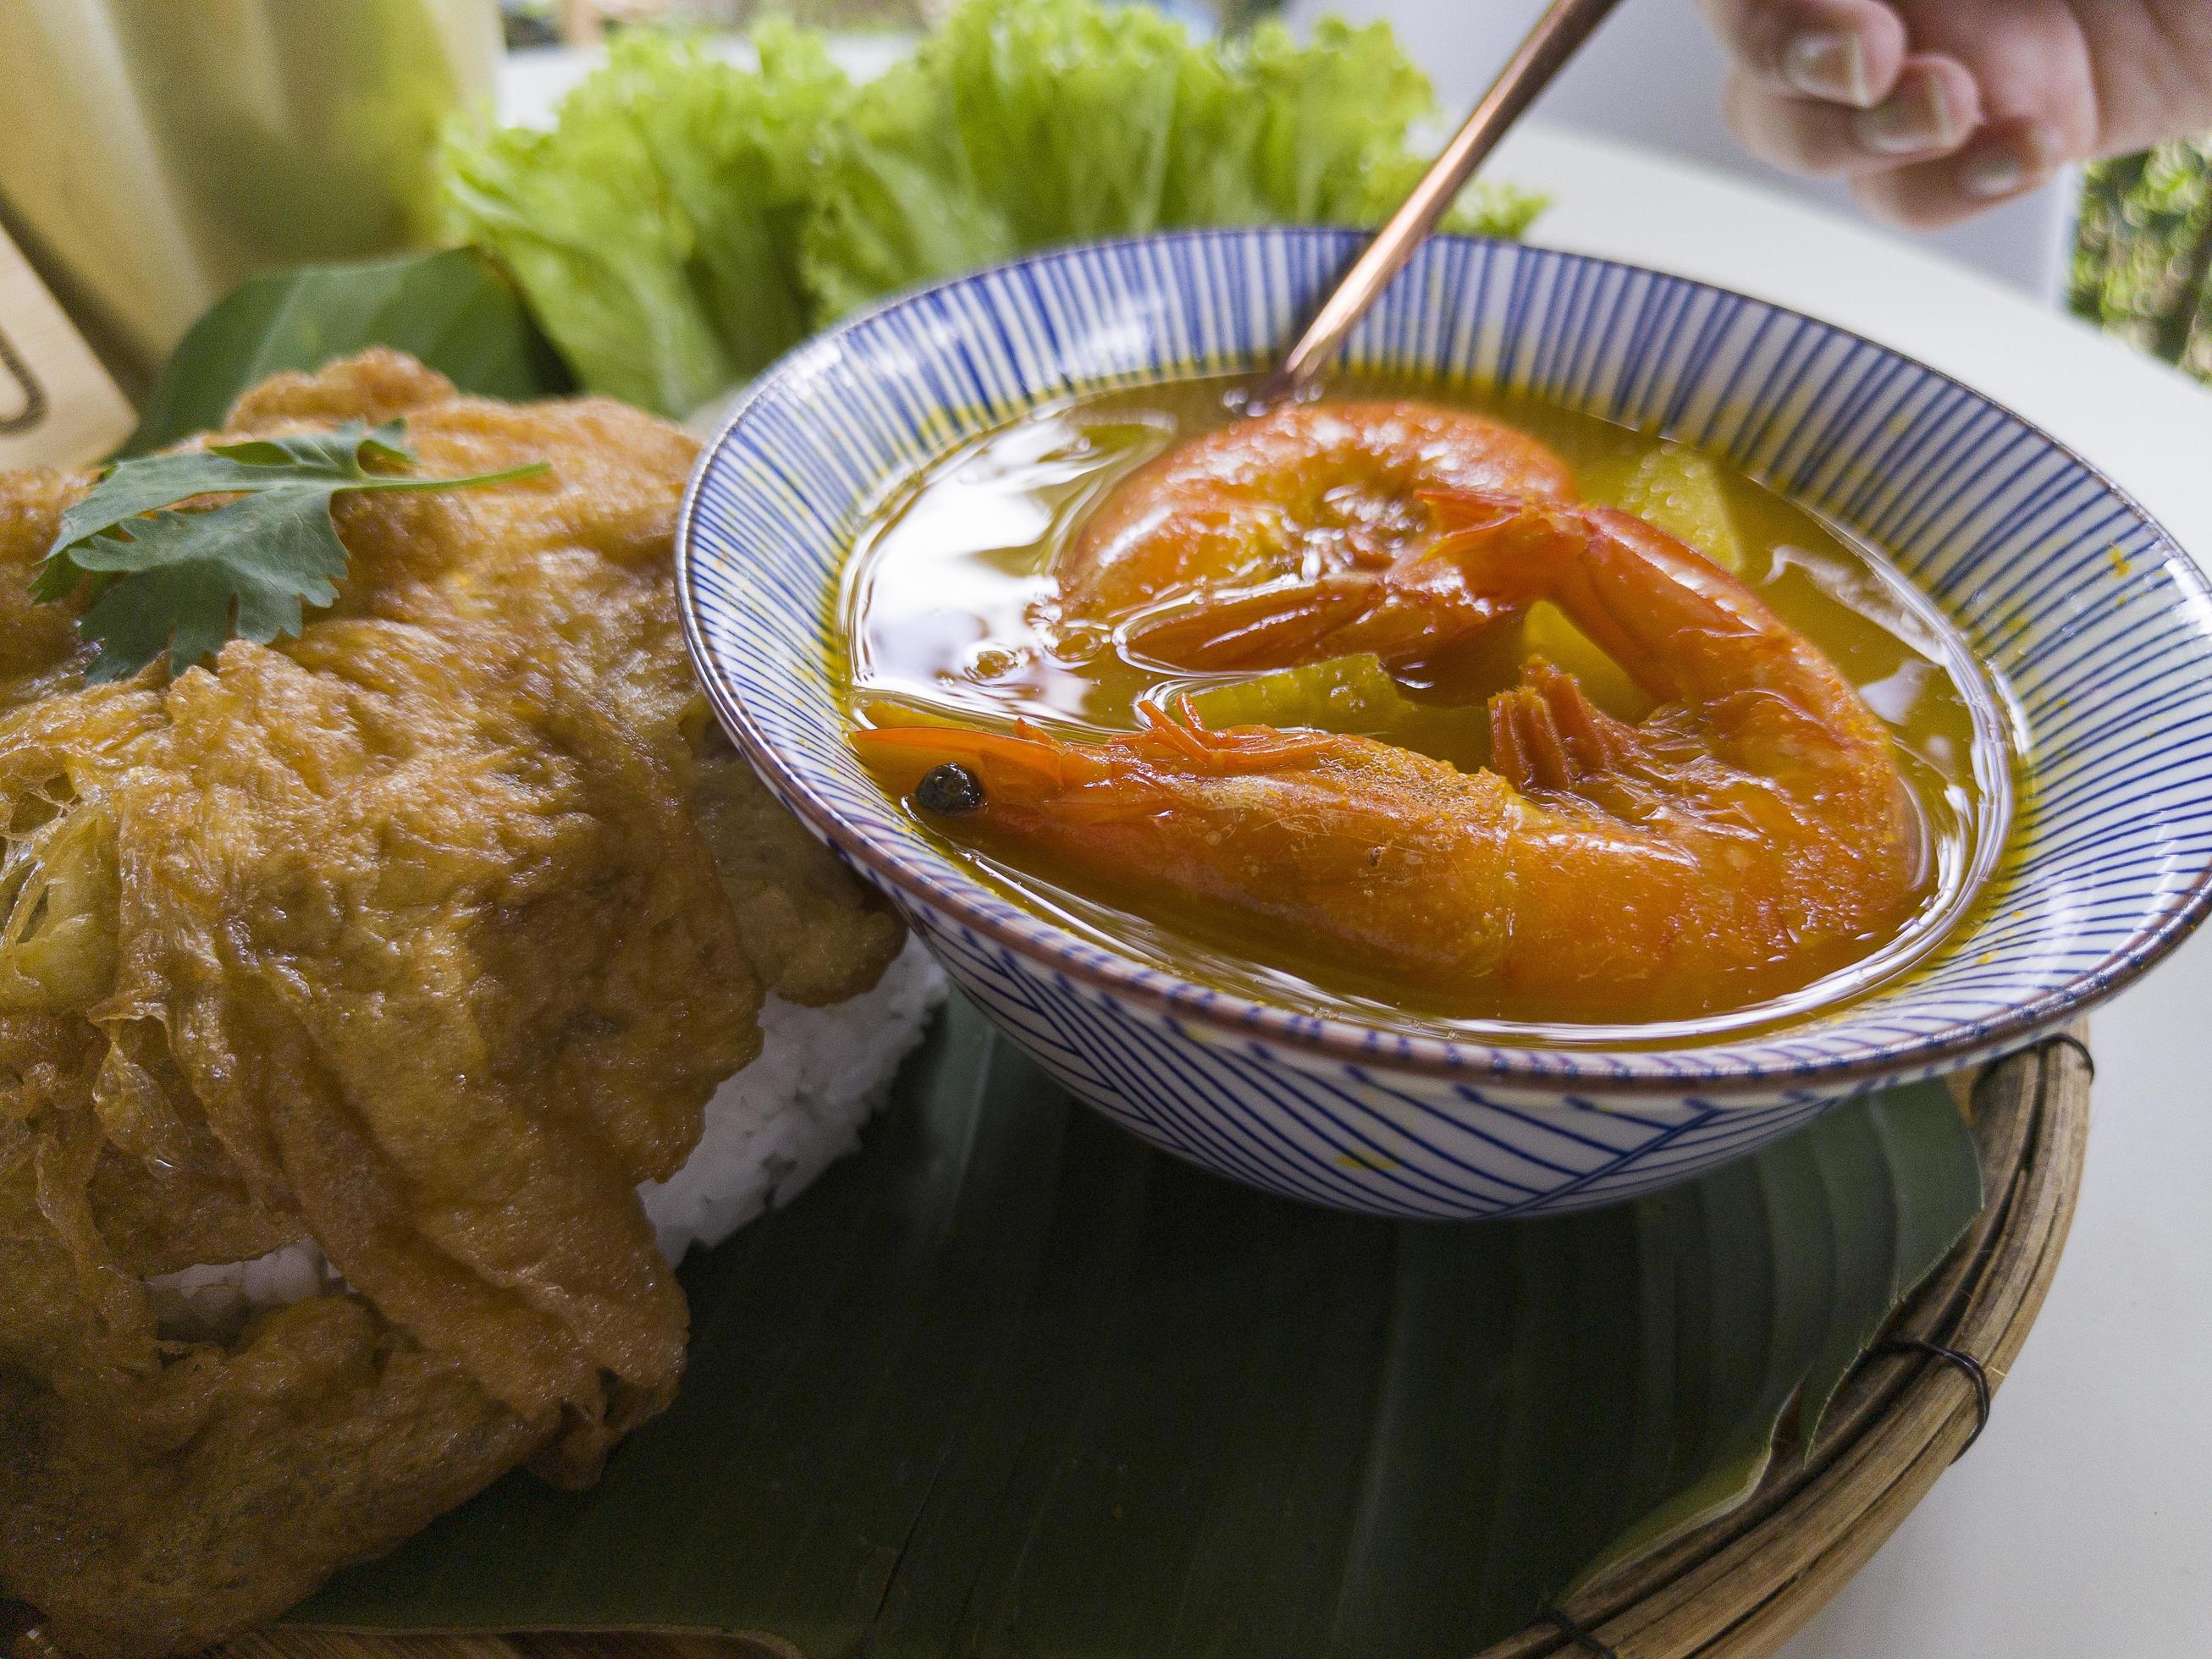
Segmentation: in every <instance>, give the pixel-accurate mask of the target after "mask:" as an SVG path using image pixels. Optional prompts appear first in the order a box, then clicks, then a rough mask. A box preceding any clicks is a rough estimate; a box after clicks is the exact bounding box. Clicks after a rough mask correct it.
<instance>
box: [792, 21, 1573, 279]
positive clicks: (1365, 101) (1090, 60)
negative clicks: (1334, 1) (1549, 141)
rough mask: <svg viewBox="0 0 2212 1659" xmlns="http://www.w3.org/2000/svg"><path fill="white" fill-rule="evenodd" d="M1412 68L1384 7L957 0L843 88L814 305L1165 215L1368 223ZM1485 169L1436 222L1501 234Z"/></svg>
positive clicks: (1503, 211)
mask: <svg viewBox="0 0 2212 1659" xmlns="http://www.w3.org/2000/svg"><path fill="white" fill-rule="evenodd" d="M1433 107H1434V106H1433V100H1432V98H1431V93H1430V89H1429V83H1428V82H1427V80H1426V79H1425V77H1424V76H1422V75H1421V73H1420V72H1419V70H1416V69H1414V68H1413V65H1412V64H1409V63H1408V62H1407V60H1406V58H1405V55H1404V54H1403V53H1402V52H1401V51H1400V50H1399V48H1398V46H1397V43H1396V41H1395V39H1394V38H1393V37H1392V35H1391V33H1390V31H1389V27H1387V26H1386V25H1383V24H1376V25H1374V26H1372V27H1367V28H1358V29H1355V28H1352V27H1348V26H1346V25H1345V24H1343V23H1341V22H1338V21H1334V20H1330V21H1323V22H1322V23H1321V24H1320V25H1319V26H1318V27H1316V30H1315V32H1314V37H1313V40H1312V43H1311V44H1310V46H1300V45H1298V44H1297V41H1296V40H1293V39H1292V37H1291V34H1290V33H1289V31H1288V30H1286V29H1285V28H1284V27H1282V26H1281V25H1279V24H1277V23H1265V24H1262V25H1261V26H1260V27H1258V28H1255V29H1254V30H1253V31H1252V32H1250V33H1248V34H1243V35H1239V36H1235V37H1232V38H1231V39H1228V40H1223V41H1218V42H1206V43H1198V42H1194V41H1193V40H1191V39H1190V37H1189V35H1188V33H1186V32H1185V30H1184V29H1183V27H1182V25H1180V24H1179V23H1176V22H1173V21H1170V20H1169V19H1167V18H1165V17H1164V16H1162V15H1160V14H1158V12H1156V11H1152V10H1151V9H1148V8H1146V7H1141V6H1128V7H1120V8H1113V9H1107V8H1103V7H1100V6H1098V5H1097V4H1095V3H1092V0H966V3H964V4H963V5H962V6H960V7H959V8H958V9H956V10H955V11H954V12H953V13H952V15H951V17H950V18H949V19H947V21H946V22H945V27H943V28H942V29H941V30H939V32H938V33H936V34H935V35H933V37H931V38H930V39H929V40H927V41H925V42H924V43H923V45H922V46H921V49H920V50H919V51H918V52H916V53H915V57H914V58H912V59H911V60H910V61H908V63H906V64H902V65H901V66H900V68H899V69H897V70H894V71H893V72H892V73H891V74H890V75H888V76H884V78H883V79H882V80H880V81H878V82H875V83H874V84H872V85H871V86H868V87H866V88H862V89H861V90H860V94H859V95H858V97H857V99H856V100H855V105H854V118H853V119H852V121H851V123H850V124H849V125H848V126H847V127H846V128H845V129H844V130H843V131H841V132H840V133H839V134H838V135H836V139H835V141H834V142H833V143H830V144H829V145H828V146H826V147H825V151H824V156H823V167H824V171H825V173H826V179H825V182H824V183H823V186H822V191H821V197H820V200H819V202H818V204H817V210H816V212H815V213H814V214H813V215H812V216H811V217H810V219H809V220H808V222H807V226H806V257H805V273H806V281H807V284H808V286H809V288H810V289H811V291H812V293H813V295H815V297H816V299H817V301H818V302H819V305H820V318H821V320H823V321H827V320H829V319H833V318H835V317H837V316H840V315H842V314H843V313H846V312H848V311H850V310H852V309H853V308H854V307H856V306H859V305H861V304H864V303H866V302H867V301H871V300H874V299H877V298H878V297H880V296H881V295H885V294H889V293H892V292H896V290H898V289H902V288H906V287H909V286H911V285H913V284H914V283H921V282H926V281H928V280H930V279H932V278H934V277H938V276H945V275H948V274H950V273H951V272H954V271H957V270H966V269H970V268H972V267H974V266H976V265H980V264H987V263H989V262H990V261H992V260H994V259H999V258H1005V257H1006V255H1008V254H1010V253H1013V252H1019V251H1020V250H1022V249H1024V248H1030V247H1037V246H1048V245H1050V244H1053V243H1055V242H1065V241H1074V240H1083V239H1085V238H1089V237H1097V236H1113V235H1125V234H1142V233H1145V232H1147V231H1153V230H1163V229H1173V228H1181V227H1187V226H1204V225H1246V224H1270V223H1279V222H1289V223H1320V224H1370V223H1373V222H1376V220H1378V219H1380V218H1382V217H1383V216H1384V215H1386V214H1387V213H1389V210H1391V209H1392V208H1394V207H1395V206H1396V205H1397V204H1398V201H1399V200H1400V198H1401V197H1402V196H1403V195H1404V194H1405V192H1406V191H1407V189H1408V188H1410V187H1411V185H1412V184H1413V180H1414V179H1415V178H1417V177H1418V176H1419V173H1420V170H1421V167H1423V165H1424V163H1425V158H1424V157H1423V156H1421V155H1419V154H1418V153H1416V152H1415V151H1413V149H1411V148H1409V145H1408V135H1409V134H1410V133H1411V131H1413V128H1414V126H1415V125H1416V124H1418V123H1419V122H1420V121H1421V120H1422V119H1423V118H1425V117H1426V116H1428V115H1429V114H1430V113H1431V112H1432V110H1433ZM1540 208H1541V202H1539V201H1537V200H1536V199H1535V198H1534V197H1528V196H1525V195H1523V194H1522V193H1520V192H1516V191H1510V190H1504V189H1499V188H1497V187H1486V188H1483V189H1479V190H1477V191H1473V192H1470V194H1469V195H1468V197H1465V198H1463V200H1462V204H1461V205H1460V207H1459V209H1458V210H1457V211H1456V212H1455V215H1454V217H1453V221H1452V223H1453V228H1458V229H1466V230H1474V231H1483V232H1488V233H1490V234H1504V235H1517V234H1520V233H1521V232H1522V230H1525V229H1526V228H1527V227H1528V222H1529V221H1530V220H1531V219H1532V218H1533V217H1534V215H1535V213H1536V211H1537V210H1539V209H1540Z"/></svg>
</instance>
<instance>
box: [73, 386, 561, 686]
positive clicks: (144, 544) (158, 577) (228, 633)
mask: <svg viewBox="0 0 2212 1659" xmlns="http://www.w3.org/2000/svg"><path fill="white" fill-rule="evenodd" d="M415 459H416V457H415V453H414V451H412V450H410V449H409V448H408V447H407V445H406V423H405V422H404V421H391V422H386V424H384V425H382V426H380V427H378V428H375V429H374V431H372V430H370V429H369V428H368V425H367V424H366V423H365V422H361V421H348V422H345V423H344V424H343V425H342V426H340V427H339V428H337V430H336V431H334V432H310V433H302V434H300V435H295V436H293V437H288V438H256V439H251V440H248V441H244V442H240V443H234V444H215V445H211V446H210V447H208V448H206V449H204V450H194V451H191V452H189V453H184V454H178V455H151V456H147V457H144V458H143V459H133V460H126V461H118V463H116V465H114V466H113V467H112V468H110V469H109V471H108V472H107V475H106V477H103V478H101V479H100V482H99V483H97V484H95V485H94V487H93V489H91V491H90V492H89V493H88V495H86V496H85V498H84V499H83V500H82V501H79V502H77V503H76V506H74V507H70V509H69V510H68V511H67V512H65V513H63V514H62V522H61V528H60V531H59V532H58V534H57V535H56V536H55V538H54V544H53V546H52V548H50V549H48V550H47V552H46V560H45V562H44V563H42V564H41V565H40V568H39V574H38V575H37V577H36V578H35V579H34V580H33V582H32V584H31V594H32V597H33V599H40V600H42V601H46V602H48V603H52V602H53V601H56V600H59V599H67V598H69V597H70V595H71V594H72V593H74V592H76V591H77V589H78V587H79V586H81V585H82V584H83V583H84V582H86V581H87V580H89V581H90V582H91V584H92V592H93V596H94V597H93V603H92V605H91V607H90V608H89V609H88V611H86V612H85V614H84V616H83V617H82V619H81V620H80V621H79V623H77V627H78V629H79V630H80V631H81V632H82V633H83V635H85V637H86V638H87V639H89V640H93V641H97V642H98V644H99V647H100V649H99V652H98V653H97V654H96V655H95V656H94V658H93V659H92V662H91V665H89V666H88V668H87V669H86V670H85V678H87V679H88V680H89V681H93V682H95V683H97V682H99V681H102V680H118V679H125V678H128V677H130V676H131V675H132V674H135V673H137V671H139V670H140V669H142V668H143V667H144V666H145V665H147V664H148V663H149V662H152V661H153V660H154V659H155V658H156V657H158V656H160V655H161V653H162V652H164V651H167V653H169V666H170V668H171V670H172V671H176V672H181V671H184V670H185V669H186V668H189V667H191V665H193V664H194V663H197V662H202V661H204V660H206V659H208V658H210V657H212V656H213V655H214V654H215V653H216V652H217V651H219V650H220V649H222V644H223V641H226V640H228V639H230V638H232V637H234V636H235V637H237V638H239V639H244V640H251V641H253V642H254V643H256V644H257V645H266V644H268V643H269V642H270V641H271V640H274V639H276V638H278V637H280V636H289V635H296V634H297V633H299V631H300V629H301V623H302V617H303V612H304V609H305V607H307V606H309V605H314V606H322V605H329V604H331V602H332V601H333V600H335V599H337V580H338V578H339V577H341V576H343V575H344V574H345V569H346V550H345V544H344V543H343V542H342V541H340V540H339V539H338V532H337V526H335V525H334V524H332V523H331V498H332V497H333V496H335V495H337V493H338V492H339V491H340V490H344V489H459V488H461V487H463V486H465V485H471V484H485V483H502V482H504V481H506V480H507V479H510V478H526V477H534V476H536V475H537V474H538V473H541V472H544V471H545V470H546V467H545V464H544V462H543V461H539V462H535V463H533V464H532V465H528V466H520V467H514V468H512V469H510V470H508V471H504V472H487V473H482V474H479V475H477V476H476V477H467V478H418V477H409V476H407V475H404V474H399V473H393V472H389V471H385V472H372V471H369V470H368V464H369V463H372V462H374V463H375V464H377V465H382V466H386V467H394V466H412V465H414V464H415ZM202 495H229V496H234V497H235V498H236V499H234V500H232V501H226V502H223V503H222V504H221V505H218V506H214V507H202V508H197V509H192V510H187V511H184V512H179V511H177V510H175V509H176V508H177V507H179V505H180V504H181V503H184V502H186V501H191V500H193V499H194V498H196V497H197V496H202Z"/></svg>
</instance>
